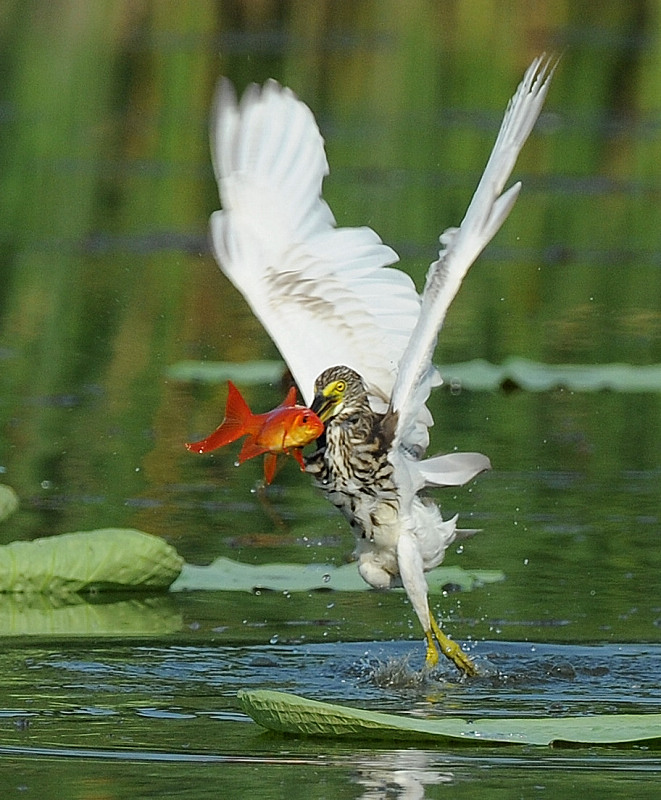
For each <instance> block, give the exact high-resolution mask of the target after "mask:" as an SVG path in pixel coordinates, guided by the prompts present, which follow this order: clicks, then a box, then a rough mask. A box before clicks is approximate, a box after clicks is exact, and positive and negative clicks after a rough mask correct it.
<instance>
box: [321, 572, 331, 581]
mask: <svg viewBox="0 0 661 800" xmlns="http://www.w3.org/2000/svg"><path fill="white" fill-rule="evenodd" d="M321 580H322V581H323V582H324V583H328V582H329V581H330V575H329V574H328V573H327V572H325V573H324V575H323V577H322V579H321Z"/></svg>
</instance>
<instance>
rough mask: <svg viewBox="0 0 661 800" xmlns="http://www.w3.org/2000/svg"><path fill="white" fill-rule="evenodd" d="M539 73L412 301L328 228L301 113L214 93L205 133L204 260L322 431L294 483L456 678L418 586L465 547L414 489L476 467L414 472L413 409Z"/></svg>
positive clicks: (423, 427) (505, 198)
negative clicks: (340, 523) (213, 193)
mask: <svg viewBox="0 0 661 800" xmlns="http://www.w3.org/2000/svg"><path fill="white" fill-rule="evenodd" d="M555 66H556V64H555V62H554V60H553V59H552V58H549V57H547V56H545V55H542V56H540V57H537V58H535V59H534V61H533V62H532V63H531V65H530V66H529V67H528V69H527V70H526V72H525V74H524V77H523V79H522V81H521V83H520V84H519V86H518V88H517V89H516V92H515V93H514V95H513V96H512V98H511V99H510V101H509V103H508V105H507V108H506V111H505V115H504V118H503V121H502V124H501V126H500V130H499V132H498V135H497V137H496V141H495V144H494V146H493V149H492V152H491V155H490V157H489V159H488V161H487V164H486V167H485V169H484V172H483V174H482V177H481V179H480V181H479V183H478V185H477V188H476V190H475V193H474V195H473V197H472V199H471V202H470V204H469V206H468V210H467V211H466V214H465V216H464V218H463V220H462V221H461V223H460V224H459V226H458V227H450V228H447V229H446V230H445V231H443V233H441V235H440V237H439V244H440V248H439V253H438V259H437V260H435V261H434V262H433V263H432V264H431V266H430V267H429V270H428V272H427V277H426V281H425V285H424V289H423V291H422V293H421V294H419V293H418V292H417V290H416V288H415V285H414V283H413V281H412V279H411V278H410V277H409V275H407V274H406V273H405V272H404V271H402V270H401V269H398V268H396V267H393V264H395V263H396V262H397V261H398V260H399V257H398V255H397V254H396V253H395V251H394V250H393V249H392V248H390V247H389V246H388V245H386V244H384V243H383V242H382V241H381V239H380V237H379V236H378V235H377V234H376V233H375V232H374V231H373V230H372V229H371V228H369V227H338V226H337V224H336V221H335V217H334V216H333V213H332V212H331V209H330V208H329V206H328V204H327V203H326V202H325V201H324V199H323V197H322V183H323V180H324V178H325V176H326V175H327V174H328V171H329V168H328V162H327V159H326V154H325V147H324V140H323V138H322V135H321V133H320V131H319V128H318V126H317V123H316V122H315V119H314V116H313V114H312V111H311V110H310V109H309V107H308V106H307V105H306V104H305V103H303V102H302V101H301V100H300V99H299V98H298V97H297V96H296V95H295V94H294V92H293V91H292V90H291V89H289V88H286V87H283V86H282V85H280V84H279V83H278V82H277V81H275V80H268V81H267V82H266V83H265V84H263V85H261V86H260V85H256V84H252V85H250V86H249V87H248V88H247V89H246V90H245V92H244V93H243V95H242V98H241V99H240V100H238V99H237V95H236V92H235V90H234V87H233V86H232V84H231V82H230V81H229V80H228V79H226V78H222V79H221V80H220V82H219V86H218V89H217V91H216V95H215V100H214V106H213V110H212V122H211V151H212V160H213V166H214V173H215V177H216V180H217V182H218V187H219V194H220V200H221V209H220V210H218V211H215V212H214V213H213V214H212V216H211V220H210V230H211V242H212V249H213V253H214V256H215V258H216V260H217V262H218V264H219V266H220V268H221V270H222V271H223V272H224V274H225V275H226V276H227V277H228V278H229V280H230V281H231V282H232V283H233V284H234V286H235V287H236V288H237V289H238V290H239V292H241V294H242V295H243V296H244V298H245V300H246V301H247V303H248V304H249V306H250V308H251V309H252V311H253V312H254V314H255V315H256V317H257V318H258V319H259V321H260V322H261V324H262V325H263V326H264V328H265V329H266V331H267V332H268V334H269V335H270V337H271V338H272V340H273V342H274V343H275V345H276V346H277V348H278V350H279V351H280V353H281V355H282V357H283V359H284V361H285V362H286V364H287V366H288V368H289V370H290V372H291V375H292V377H293V379H294V381H295V383H296V384H297V386H298V387H299V389H300V391H301V393H302V395H303V398H304V400H305V402H306V404H307V405H308V406H310V407H311V408H312V410H314V411H315V412H316V413H317V414H318V415H319V417H320V418H321V420H322V421H323V423H324V426H325V429H324V432H323V434H322V436H321V437H320V438H319V439H318V440H317V442H316V447H315V450H314V452H313V453H312V454H311V455H309V456H307V457H306V460H305V466H306V470H307V471H308V472H309V473H310V474H311V475H312V478H313V482H314V483H315V484H316V486H317V487H318V488H319V489H320V490H321V491H322V493H323V494H324V495H325V496H326V497H327V498H328V500H330V502H331V503H332V504H333V505H334V506H336V507H337V508H338V509H339V510H340V511H341V512H342V513H343V515H344V516H345V517H346V519H347V520H348V522H349V524H350V526H351V529H352V530H353V533H354V535H355V540H356V550H355V555H356V559H357V562H358V570H359V572H360V575H361V576H362V578H363V579H364V580H365V581H366V582H367V583H368V584H369V585H370V586H372V587H374V588H377V589H387V588H391V587H394V586H403V588H404V590H405V591H406V594H407V595H408V598H409V600H410V603H411V605H412V607H413V609H414V611H415V613H416V615H417V617H418V619H419V621H420V624H421V626H422V629H423V632H424V637H425V640H426V657H425V665H426V666H427V667H433V666H435V665H436V664H437V663H438V661H439V651H440V653H442V654H443V655H445V656H446V657H447V658H449V659H450V660H451V661H452V662H453V663H454V664H455V665H456V667H457V668H458V669H459V670H460V672H461V673H464V674H467V675H475V674H476V673H477V669H476V666H475V664H474V661H473V659H471V658H470V656H469V655H468V654H467V653H466V652H464V651H463V650H462V649H461V647H460V646H459V644H458V643H457V642H455V641H454V640H452V639H451V638H450V637H449V636H447V635H446V634H445V633H444V632H443V631H442V630H441V627H440V625H439V624H438V623H437V621H436V619H435V618H434V615H433V613H432V610H431V608H430V603H429V597H428V595H429V592H428V585H427V580H426V577H425V573H426V572H428V571H429V570H431V569H434V568H435V567H437V566H438V565H439V564H440V563H441V562H442V561H443V558H444V555H445V552H446V550H447V548H448V547H449V546H450V545H451V544H452V543H453V542H456V541H458V540H459V539H460V538H461V537H462V536H465V535H468V534H470V533H472V532H471V531H462V530H461V529H459V528H458V527H457V516H454V517H452V518H450V519H444V518H443V516H442V514H441V510H440V508H439V506H438V505H437V503H436V502H434V501H433V500H432V499H430V497H429V496H428V495H427V494H426V493H425V494H423V490H427V489H434V488H439V487H456V486H462V485H465V484H466V483H468V482H470V481H472V480H473V479H474V478H475V477H476V476H477V475H478V474H479V473H481V472H483V471H484V470H487V469H489V468H490V462H489V459H488V458H487V457H486V456H484V455H482V454H480V453H461V452H449V453H445V454H441V455H435V456H432V457H429V458H426V457H425V453H426V450H427V447H428V445H429V431H428V428H429V427H430V426H431V425H432V424H433V418H432V415H431V413H430V411H429V409H428V408H427V401H428V398H429V395H430V392H431V390H432V388H433V387H434V386H437V385H439V384H440V383H441V382H442V381H441V378H440V375H439V373H438V371H437V369H436V368H435V367H434V365H433V363H432V357H433V354H434V350H435V347H436V344H437V339H438V334H439V332H440V330H441V328H442V326H443V323H444V320H445V317H446V312H447V310H448V308H449V306H450V304H451V302H452V300H453V298H454V297H455V295H456V293H457V291H458V290H459V287H460V285H461V282H462V280H463V278H464V276H465V275H466V273H467V271H468V269H469V268H470V266H471V265H472V264H473V263H474V262H475V260H476V259H477V257H478V256H479V255H480V253H481V252H482V251H483V249H484V248H485V247H486V245H487V244H488V243H489V242H490V240H491V239H492V238H493V236H494V235H495V234H496V232H497V231H498V230H499V229H500V227H501V225H502V224H503V222H504V221H505V219H506V218H507V216H508V214H509V212H510V211H511V209H512V207H513V205H514V203H515V201H516V199H517V197H518V194H519V191H520V189H521V183H520V182H517V183H514V184H513V185H512V186H510V187H509V188H507V189H505V184H506V183H507V181H508V180H509V178H510V175H511V173H512V170H513V168H514V165H515V162H516V159H517V158H518V155H519V153H520V151H521V149H522V147H523V145H524V143H525V142H526V140H527V138H528V136H529V135H530V133H531V131H532V129H533V127H534V125H535V123H536V121H537V118H538V116H539V114H540V112H541V109H542V106H543V103H544V100H545V98H546V95H547V92H548V89H549V84H550V80H551V77H552V75H553V72H554V70H555Z"/></svg>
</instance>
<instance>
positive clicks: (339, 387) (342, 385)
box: [335, 381, 347, 392]
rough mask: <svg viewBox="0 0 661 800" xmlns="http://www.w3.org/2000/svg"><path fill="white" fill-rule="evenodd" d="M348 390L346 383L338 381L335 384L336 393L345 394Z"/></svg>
mask: <svg viewBox="0 0 661 800" xmlns="http://www.w3.org/2000/svg"><path fill="white" fill-rule="evenodd" d="M346 388H347V384H346V381H337V383H336V384H335V391H336V392H343V391H344V390H345V389H346Z"/></svg>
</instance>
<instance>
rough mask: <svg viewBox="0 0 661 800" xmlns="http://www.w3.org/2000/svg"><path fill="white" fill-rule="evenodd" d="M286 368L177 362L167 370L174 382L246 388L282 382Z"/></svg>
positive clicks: (274, 364) (272, 363) (271, 364)
mask: <svg viewBox="0 0 661 800" xmlns="http://www.w3.org/2000/svg"><path fill="white" fill-rule="evenodd" d="M286 369H287V368H286V366H285V364H284V362H283V361H246V362H232V361H179V362H178V363H176V364H173V365H172V366H171V367H169V368H168V370H167V376H168V378H171V379H172V380H174V381H184V382H197V383H224V382H225V381H234V382H235V383H240V384H243V385H244V386H248V385H251V384H259V383H273V382H277V381H281V380H282V376H283V375H284V374H285V371H286Z"/></svg>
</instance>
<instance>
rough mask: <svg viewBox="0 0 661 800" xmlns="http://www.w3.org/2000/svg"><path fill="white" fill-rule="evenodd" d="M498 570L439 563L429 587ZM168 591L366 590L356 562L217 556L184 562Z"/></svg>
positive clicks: (470, 583)
mask: <svg viewBox="0 0 661 800" xmlns="http://www.w3.org/2000/svg"><path fill="white" fill-rule="evenodd" d="M504 577H505V576H504V575H503V573H502V572H499V571H498V570H472V571H470V572H467V571H466V570H464V569H462V568H461V567H438V568H437V569H435V570H432V572H429V573H427V582H428V583H429V590H430V592H431V593H432V594H433V593H440V592H441V591H442V590H443V588H444V587H445V586H447V585H448V584H452V585H453V586H456V587H458V588H460V589H462V590H463V591H469V590H470V589H473V588H475V587H476V586H481V585H482V584H485V583H494V582H495V581H501V580H503V579H504ZM170 589H171V591H173V592H177V591H180V592H181V591H192V590H199V589H207V590H215V591H225V592H253V591H254V590H255V589H266V590H269V589H270V590H272V591H276V592H310V591H315V590H319V589H334V590H336V591H341V592H362V591H369V590H370V587H369V586H368V585H367V584H366V583H365V581H364V580H363V579H362V578H361V577H360V575H359V574H358V569H357V568H356V565H355V564H343V565H342V566H341V567H332V566H329V565H328V564H244V563H242V562H239V561H232V560H231V559H229V558H217V559H216V560H215V561H213V562H212V563H211V564H209V565H208V566H206V567H199V566H195V565H193V564H184V566H183V567H182V570H181V574H180V575H179V577H178V578H177V580H176V581H175V582H174V583H173V584H172V586H171V587H170Z"/></svg>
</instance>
